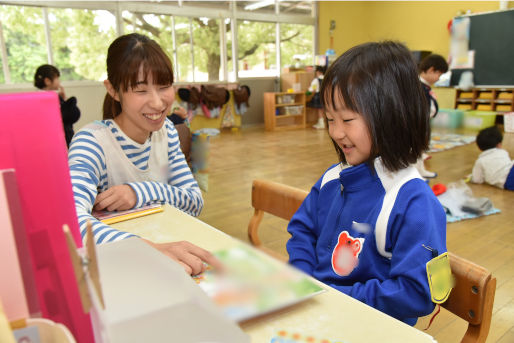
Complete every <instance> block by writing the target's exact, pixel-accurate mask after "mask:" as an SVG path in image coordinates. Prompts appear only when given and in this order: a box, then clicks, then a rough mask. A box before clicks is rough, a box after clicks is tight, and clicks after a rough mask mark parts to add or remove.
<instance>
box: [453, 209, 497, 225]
mask: <svg viewBox="0 0 514 343" xmlns="http://www.w3.org/2000/svg"><path fill="white" fill-rule="evenodd" d="M500 212H501V211H500V210H499V209H497V208H494V207H493V208H491V209H490V210H489V211H487V212H484V213H483V214H472V213H466V214H463V215H461V216H452V215H451V214H448V213H446V222H448V223H454V222H458V221H461V220H465V219H473V218H478V217H483V216H488V215H490V214H495V213H500Z"/></svg>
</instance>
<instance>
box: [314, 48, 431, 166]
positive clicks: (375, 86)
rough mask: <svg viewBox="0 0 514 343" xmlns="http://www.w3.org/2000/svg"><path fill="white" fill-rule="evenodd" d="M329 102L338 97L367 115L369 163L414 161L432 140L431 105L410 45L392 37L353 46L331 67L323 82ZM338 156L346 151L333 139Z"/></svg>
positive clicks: (326, 104) (325, 99) (332, 104)
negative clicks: (389, 39)
mask: <svg viewBox="0 0 514 343" xmlns="http://www.w3.org/2000/svg"><path fill="white" fill-rule="evenodd" d="M321 95H322V102H323V106H324V107H325V108H327V107H332V108H333V109H335V110H339V108H336V98H339V99H341V100H342V101H343V103H344V106H345V107H346V108H347V109H349V110H352V111H354V112H357V113H359V114H360V115H362V116H363V117H364V120H365V121H366V124H367V126H368V131H369V134H370V137H371V153H370V157H369V160H368V161H367V163H368V164H369V165H370V167H371V168H372V169H374V167H373V161H374V160H375V158H376V157H379V156H380V157H381V158H382V161H383V164H384V166H385V167H386V168H387V169H389V170H390V171H398V170H400V169H402V168H405V167H407V166H408V165H409V164H412V163H415V162H416V161H417V159H418V158H419V157H420V156H421V154H422V152H423V151H425V150H427V149H428V143H429V141H430V123H429V107H428V105H427V101H426V98H425V95H424V92H423V89H422V86H421V82H420V81H419V76H418V72H417V68H416V63H415V62H414V59H413V57H412V54H411V53H410V51H409V50H408V49H407V48H406V47H405V46H404V45H403V44H401V43H398V42H393V41H384V42H378V43H377V42H373V43H365V44H361V45H358V46H355V47H353V48H351V49H349V50H348V51H346V52H345V53H344V54H343V55H341V56H340V57H339V58H337V60H336V61H334V63H333V64H332V65H331V66H330V67H329V69H328V71H327V73H326V75H325V77H324V79H323V82H322V85H321ZM332 143H333V144H334V147H335V149H336V151H337V154H338V156H339V159H340V160H341V162H342V163H343V164H347V162H346V158H345V156H344V153H343V151H342V150H341V148H340V147H339V146H338V145H337V143H336V142H335V141H334V140H332Z"/></svg>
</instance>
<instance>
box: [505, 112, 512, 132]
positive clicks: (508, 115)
mask: <svg viewBox="0 0 514 343" xmlns="http://www.w3.org/2000/svg"><path fill="white" fill-rule="evenodd" d="M503 130H504V131H505V132H514V112H508V113H504V114H503Z"/></svg>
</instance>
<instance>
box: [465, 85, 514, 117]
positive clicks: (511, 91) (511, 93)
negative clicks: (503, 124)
mask: <svg viewBox="0 0 514 343" xmlns="http://www.w3.org/2000/svg"><path fill="white" fill-rule="evenodd" d="M455 108H456V109H463V110H483V111H493V112H500V113H501V112H512V111H514V87H498V88H495V87H477V88H473V89H472V90H462V89H457V90H456V96H455Z"/></svg>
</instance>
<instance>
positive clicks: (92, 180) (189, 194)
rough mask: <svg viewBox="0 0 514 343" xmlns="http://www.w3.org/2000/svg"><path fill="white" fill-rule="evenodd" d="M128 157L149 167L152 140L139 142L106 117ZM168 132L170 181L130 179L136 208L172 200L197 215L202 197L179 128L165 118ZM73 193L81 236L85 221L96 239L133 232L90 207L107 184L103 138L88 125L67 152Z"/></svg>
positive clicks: (106, 239) (107, 239)
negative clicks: (97, 215) (118, 227)
mask: <svg viewBox="0 0 514 343" xmlns="http://www.w3.org/2000/svg"><path fill="white" fill-rule="evenodd" d="M102 123H103V124H104V125H106V126H107V127H108V128H109V129H110V131H111V132H112V134H113V135H114V137H115V138H116V140H117V142H118V143H119V144H120V146H121V148H122V150H123V152H124V153H125V155H126V156H127V158H128V159H129V160H130V161H131V162H132V163H133V164H134V166H136V167H137V168H139V169H140V170H142V171H145V170H148V159H149V156H150V150H151V141H150V140H147V141H146V142H145V143H143V144H138V143H136V142H134V141H132V140H131V139H130V138H128V137H127V136H126V135H125V134H124V133H123V132H122V131H121V130H119V129H117V127H116V125H115V124H114V122H113V121H112V120H103V121H102ZM164 125H166V129H167V135H168V166H169V168H168V170H169V175H168V177H167V178H168V183H167V184H164V183H162V182H157V181H144V182H130V183H128V185H129V186H131V187H132V189H133V190H134V191H135V193H136V196H137V202H136V205H135V206H134V207H135V208H137V207H141V206H145V205H149V204H155V203H160V204H165V203H167V204H170V205H172V206H174V207H176V208H178V209H180V210H182V211H184V212H186V213H188V214H190V215H193V216H198V215H199V214H200V212H201V210H202V208H203V198H202V193H201V191H200V188H199V187H198V184H197V183H196V181H195V179H194V178H193V175H192V173H191V170H190V169H189V166H188V165H187V162H186V160H185V158H184V154H183V153H182V151H181V150H180V142H179V139H178V134H177V131H176V130H175V127H174V126H173V123H171V122H170V121H169V120H168V119H166V121H165V123H164ZM68 163H69V166H70V174H71V182H72V186H73V195H74V198H75V206H76V209H77V216H78V220H79V225H80V232H81V234H82V238H84V237H85V233H86V223H87V221H88V220H89V221H91V223H92V225H93V233H94V237H95V241H96V242H97V243H105V242H113V241H117V240H121V239H125V238H127V237H130V236H133V235H132V234H130V233H128V232H123V231H119V230H116V229H114V228H112V227H110V226H108V225H106V224H104V223H102V222H100V221H98V220H97V219H96V218H94V217H93V216H92V215H91V211H92V208H93V205H94V202H95V198H96V196H97V194H98V192H103V191H105V190H106V189H107V188H108V182H107V165H106V157H105V154H104V150H103V149H102V142H99V141H98V140H97V138H96V137H95V136H94V135H93V134H92V133H91V132H90V131H89V130H87V129H82V130H80V131H79V132H77V133H76V134H75V136H74V137H73V140H72V142H71V144H70V150H69V152H68Z"/></svg>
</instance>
